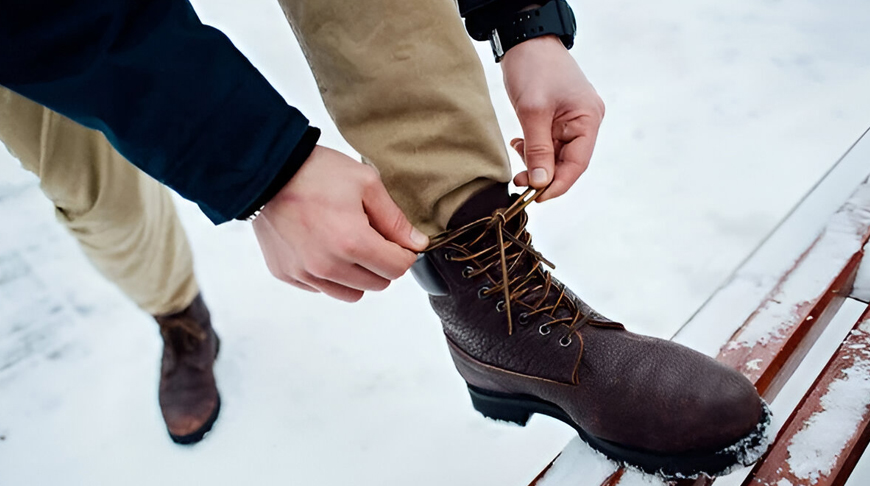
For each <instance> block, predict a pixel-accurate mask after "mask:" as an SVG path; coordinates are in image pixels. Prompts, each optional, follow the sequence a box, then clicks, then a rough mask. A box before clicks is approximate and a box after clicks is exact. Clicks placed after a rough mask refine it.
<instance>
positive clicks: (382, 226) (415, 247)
mask: <svg viewBox="0 0 870 486" xmlns="http://www.w3.org/2000/svg"><path fill="white" fill-rule="evenodd" d="M362 202H363V208H364V209H365V212H366V215H368V217H369V224H371V225H372V228H374V229H375V231H377V232H378V233H380V234H381V236H383V237H384V238H385V239H387V240H388V241H392V242H393V243H395V244H397V245H399V246H401V247H403V248H407V249H408V250H411V251H415V252H421V251H423V250H425V249H426V247H427V246H429V237H428V236H426V235H425V234H423V232H421V231H420V230H418V229H417V228H415V227H414V226H413V225H412V224H411V222H410V221H408V218H406V217H405V213H403V212H402V210H401V209H399V206H397V205H396V203H395V201H393V198H391V197H390V194H389V193H388V192H387V189H386V188H385V187H384V185H383V183H381V181H380V180H378V181H377V183H376V184H372V185H371V186H370V187H369V190H367V191H365V192H364V193H363V201H362Z"/></svg>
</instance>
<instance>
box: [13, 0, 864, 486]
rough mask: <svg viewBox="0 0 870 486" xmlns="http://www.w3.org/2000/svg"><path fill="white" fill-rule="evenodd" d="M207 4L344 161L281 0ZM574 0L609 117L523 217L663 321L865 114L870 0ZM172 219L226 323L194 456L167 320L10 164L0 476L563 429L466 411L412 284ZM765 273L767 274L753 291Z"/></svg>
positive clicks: (639, 327)
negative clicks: (184, 426) (313, 264)
mask: <svg viewBox="0 0 870 486" xmlns="http://www.w3.org/2000/svg"><path fill="white" fill-rule="evenodd" d="M194 4H195V6H196V8H197V9H198V11H199V12H200V13H201V15H202V16H203V18H204V20H205V21H206V22H208V23H210V24H212V25H216V26H217V27H219V28H221V29H223V30H224V31H225V32H226V33H227V34H228V35H229V36H230V37H231V38H232V39H233V40H234V41H235V42H236V43H237V45H239V47H240V48H241V49H242V51H243V52H244V53H245V54H246V55H248V56H249V58H250V59H251V60H252V62H253V63H254V64H255V65H257V66H258V67H259V68H260V69H261V70H262V71H263V72H264V74H265V75H266V77H267V78H268V79H269V80H270V81H272V82H273V84H275V85H276V87H277V88H278V89H279V90H280V91H281V92H282V93H283V94H284V95H285V97H286V98H287V99H288V100H289V101H290V102H291V103H292V104H294V105H296V106H299V107H300V108H301V110H302V111H303V112H304V113H306V114H307V115H308V116H309V118H311V119H312V121H313V123H314V124H315V125H317V126H319V127H320V128H322V129H324V136H323V139H322V143H323V144H325V145H328V146H331V147H334V148H337V149H341V150H345V151H350V149H349V148H348V146H347V144H346V143H345V142H344V141H343V140H342V139H341V137H340V136H339V134H338V133H337V132H336V131H335V130H334V128H333V127H332V126H331V124H330V122H329V117H328V114H327V113H326V111H325V109H324V108H323V106H322V104H321V102H320V101H319V94H318V90H317V87H316V86H315V84H314V82H313V79H312V78H311V76H310V74H308V73H307V70H306V68H305V61H304V56H303V55H302V53H301V51H300V50H299V49H298V47H297V46H296V45H295V43H294V41H293V40H292V34H291V31H290V29H289V28H288V27H287V25H286V22H285V21H284V19H283V16H282V13H281V11H280V9H279V7H278V6H277V5H276V2H274V1H273V0H249V1H247V2H243V3H240V2H237V1H229V0H209V1H205V0H196V1H194ZM573 4H574V6H575V8H576V9H577V11H578V21H579V25H580V36H579V38H578V47H577V48H575V50H573V51H572V52H573V54H574V55H575V56H576V57H577V59H578V60H579V61H580V63H581V65H582V66H583V67H584V69H585V71H586V73H587V75H588V76H589V77H590V79H591V80H592V81H593V83H595V85H596V87H597V89H598V90H599V92H600V93H601V95H602V97H603V99H604V100H605V103H606V104H607V117H606V120H605V122H604V125H603V126H602V131H601V134H600V137H599V140H598V144H597V146H596V155H595V158H594V160H593V163H592V165H591V167H590V169H589V171H588V172H587V173H586V174H585V175H584V176H583V178H582V179H581V180H580V182H579V183H578V185H577V187H576V188H575V189H574V190H572V191H571V192H570V193H569V194H568V195H566V196H565V197H563V198H560V199H557V200H554V201H552V202H548V203H546V204H544V205H540V206H538V205H535V207H533V208H532V210H531V213H532V222H531V227H532V230H533V233H534V234H535V244H536V247H538V248H539V249H540V250H542V251H543V252H544V253H545V254H546V255H547V256H548V257H550V258H551V259H552V260H554V261H555V262H556V264H557V266H558V270H557V275H559V276H560V278H562V279H563V280H564V281H566V282H567V283H569V284H570V285H571V286H572V288H574V289H575V290H576V291H577V292H578V293H579V294H580V295H582V296H584V297H585V298H587V300H588V301H589V302H590V303H592V304H593V305H594V306H595V307H597V308H598V310H600V311H602V312H604V313H605V314H608V315H611V316H613V317H614V318H615V319H619V320H621V321H623V322H625V323H626V324H628V325H629V326H630V327H631V328H632V329H633V330H636V331H639V332H644V333H649V334H655V335H658V336H662V337H668V336H671V335H672V334H673V332H674V331H675V330H676V328H677V326H679V325H680V324H682V323H683V322H684V321H686V319H687V318H688V317H689V316H690V315H691V314H692V313H693V312H694V311H695V309H697V308H698V307H699V306H700V304H701V303H702V302H703V301H704V300H705V299H706V298H707V297H708V296H709V295H710V294H711V293H712V292H713V290H714V289H716V288H717V286H718V285H719V284H720V283H721V282H722V280H723V279H725V278H726V277H727V276H728V275H729V274H730V273H731V272H732V271H733V269H734V268H735V267H736V266H737V265H738V264H739V263H740V262H741V260H742V259H743V258H744V257H745V256H746V255H747V254H748V253H749V252H750V251H751V250H752V249H753V248H754V247H755V246H756V245H757V244H758V243H759V241H760V240H761V238H762V237H763V236H764V235H765V234H767V232H768V231H769V230H770V229H772V227H773V226H774V224H775V223H776V222H777V221H779V220H780V219H781V218H782V217H783V216H784V215H785V214H786V213H787V211H788V210H789V209H790V208H792V207H793V206H794V204H795V203H796V202H797V200H798V199H799V198H800V197H801V196H803V195H804V194H805V193H806V192H807V190H808V189H809V188H810V187H811V186H812V184H814V183H815V181H816V180H818V179H819V177H820V176H821V175H822V174H823V173H824V171H825V170H826V169H827V168H828V167H830V166H831V164H832V163H833V162H834V161H835V160H836V159H837V157H838V156H839V155H840V154H842V153H843V152H844V151H845V149H846V148H847V147H848V146H849V145H850V144H851V143H852V142H854V141H855V139H857V137H858V136H859V135H860V134H861V133H862V132H863V131H864V130H865V129H866V128H867V126H866V125H867V123H868V122H867V118H866V114H867V113H870V90H867V86H870V65H868V64H867V63H866V59H867V58H868V51H870V47H868V46H870V43H868V42H867V38H868V33H867V31H866V26H865V21H864V20H865V19H866V18H867V15H870V5H868V4H867V3H866V2H864V1H862V0H845V1H843V2H836V3H829V2H828V3H826V2H822V1H821V0H797V1H795V2H790V3H788V4H783V3H779V2H752V1H748V0H738V1H736V2H729V3H727V4H725V3H722V2H716V1H714V0H700V1H698V2H689V3H687V2H682V1H677V0H666V1H663V2H656V3H655V4H654V5H653V4H649V5H647V4H639V3H637V2H628V1H626V0H616V1H612V2H573ZM477 47H478V52H479V53H480V54H481V56H482V58H483V60H484V66H485V69H486V72H487V75H488V77H489V79H490V83H491V91H492V94H493V100H494V102H495V105H496V111H497V114H498V116H499V118H500V121H501V123H502V127H503V132H504V135H505V137H506V138H512V137H513V136H516V135H519V134H520V129H519V125H518V124H517V122H516V120H515V119H514V115H513V114H512V112H511V108H510V105H509V103H508V101H507V99H506V96H505V95H504V93H503V91H502V88H501V87H500V84H501V81H500V77H501V75H500V72H499V67H498V66H496V65H494V64H493V63H492V62H491V56H490V54H489V52H488V50H489V48H488V46H486V45H485V44H479V45H478V46H477ZM513 161H514V163H515V164H516V167H517V168H519V161H518V159H516V158H514V159H513ZM846 182H849V181H846ZM180 212H181V217H182V220H183V222H184V224H185V227H186V228H187V230H188V233H189V235H190V238H191V241H192V244H193V247H194V252H195V255H196V262H197V272H198V277H199V280H200V282H201V283H202V286H203V289H204V292H205V297H206V300H207V302H208V303H209V305H210V307H211V308H212V313H213V316H214V319H215V324H216V326H217V327H218V329H219V331H220V332H221V335H222V337H223V343H222V351H221V357H220V360H219V361H218V365H217V374H218V379H219V382H220V386H221V392H222V396H223V399H224V408H223V410H222V414H221V418H220V419H219V421H218V423H217V424H216V427H215V430H214V432H213V433H212V434H211V435H210V436H209V437H208V438H207V440H206V441H204V442H203V443H202V444H199V445H197V446H195V447H193V448H189V449H184V448H179V447H176V446H174V445H172V444H171V443H170V442H169V440H168V439H167V437H166V434H165V432H164V430H163V428H162V421H161V418H160V414H159V410H158V409H157V406H156V379H157V359H158V356H159V338H158V336H157V333H156V331H155V329H154V325H153V323H152V322H150V320H149V319H148V318H147V316H143V315H141V314H140V313H138V312H137V311H136V310H135V309H134V308H133V306H132V305H130V304H129V303H128V302H127V301H126V300H125V299H124V298H123V296H121V295H120V294H119V293H118V292H117V291H116V290H115V289H114V288H112V287H111V286H110V285H108V284H106V283H105V282H103V281H102V280H101V279H100V278H99V277H97V276H96V275H95V273H94V272H93V270H92V269H91V267H90V266H89V265H88V263H87V262H86V261H85V259H84V258H83V256H82V255H81V254H80V252H79V251H78V250H77V249H76V247H75V245H74V244H73V243H72V242H71V241H70V239H69V237H68V235H66V234H65V233H64V232H63V230H62V229H60V228H59V227H58V226H57V224H56V222H55V221H54V217H53V214H52V208H51V207H50V205H49V204H47V203H46V202H45V201H44V198H42V197H41V194H40V193H39V191H38V189H37V187H36V185H35V181H34V180H33V179H32V178H31V177H27V176H25V175H23V172H22V171H20V169H18V168H17V167H16V166H15V164H14V162H11V159H10V158H9V157H6V156H5V154H3V155H0V221H2V226H0V268H2V270H0V274H2V275H4V278H9V280H8V281H3V282H0V286H2V290H0V343H2V344H0V360H3V361H2V363H3V364H0V368H2V369H0V410H2V413H0V436H2V437H4V438H3V439H0V471H2V473H0V482H2V483H3V484H4V485H6V484H9V485H12V486H18V485H30V484H70V485H76V484H87V485H89V486H90V485H103V484H117V482H118V478H124V479H125V480H126V481H128V483H129V484H131V485H134V486H135V485H136V484H155V483H160V484H166V485H173V484H215V485H230V484H232V485H235V484H252V483H257V484H272V483H287V482H292V483H294V484H325V485H339V484H356V485H360V486H364V485H382V484H415V485H420V486H427V485H442V484H457V483H458V484H474V485H500V486H501V485H525V484H528V483H529V481H531V479H532V478H534V477H535V476H536V475H537V474H538V473H539V472H540V471H541V469H542V468H543V467H544V465H545V464H547V463H548V462H549V461H550V460H551V459H552V458H553V457H555V456H556V454H557V453H558V451H559V450H560V449H561V448H562V446H564V444H566V443H567V442H568V441H569V440H570V439H571V438H572V437H574V436H575V434H574V432H573V431H572V430H570V429H569V428H567V427H565V426H563V425H561V424H559V423H556V422H555V421H552V420H548V419H543V418H539V417H536V418H535V419H533V420H532V421H531V423H530V424H529V426H528V427H526V428H525V429H520V428H516V427H505V426H503V425H500V424H496V423H490V422H488V421H485V420H483V419H481V418H480V417H479V416H478V415H477V414H476V413H474V412H473V411H472V410H471V407H470V406H469V402H468V397H467V393H466V392H465V390H464V389H463V384H462V383H461V381H460V380H459V379H458V377H457V376H456V373H455V371H454V369H453V365H452V363H451V362H450V360H449V356H448V355H447V352H446V349H445V346H444V343H443V336H442V333H441V330H440V325H439V323H438V322H437V321H436V319H435V318H434V317H433V316H432V315H431V313H430V312H429V311H428V310H427V307H426V306H427V303H426V298H425V296H424V295H422V293H421V292H420V291H419V289H418V288H417V287H416V285H415V284H414V283H413V282H412V281H409V280H407V279H404V280H401V281H399V282H397V283H396V284H394V285H393V286H392V287H391V288H390V289H389V290H388V291H387V292H385V293H383V294H380V295H371V296H367V297H366V298H365V299H363V301H362V302H361V303H359V304H356V305H353V306H350V305H341V304H336V303H334V302H332V301H330V300H328V299H326V298H323V297H318V296H311V295H308V294H305V293H301V292H297V291H294V290H293V289H290V288H288V287H286V286H284V285H281V284H280V283H278V282H275V281H273V280H272V278H271V277H270V276H269V275H268V272H267V271H266V269H265V266H264V265H263V264H262V259H261V257H260V256H259V254H258V249H257V245H256V242H255V241H254V239H253V237H252V235H251V234H250V229H249V228H248V227H247V226H246V225H244V224H230V225H226V226H222V227H219V228H213V227H212V226H211V225H210V224H209V223H208V222H207V221H206V220H205V218H204V217H202V215H200V214H199V213H198V211H197V210H196V208H194V207H192V206H191V205H190V204H188V203H181V204H180ZM566 214H570V215H571V219H570V220H566V218H565V215H566ZM13 277H14V278H13ZM767 283H768V282H766V281H764V280H759V281H755V282H754V283H753V285H757V286H758V288H759V289H762V296H763V294H765V293H766V292H767V291H768V289H766V288H764V286H765V285H766V284H767ZM744 301H745V299H741V302H744ZM730 325H733V323H731V322H724V323H722V328H721V329H720V328H718V327H717V328H715V329H714V328H711V329H709V331H708V332H709V334H710V336H708V340H711V341H712V340H714V339H715V336H714V334H716V333H720V334H722V333H725V331H723V329H727V326H730ZM737 325H739V323H738V324H737ZM13 331H14V332H13ZM13 334H14V335H13ZM729 335H730V333H729ZM10 357H15V362H14V363H11V364H10V362H11V361H12V360H11V359H9V358H10ZM4 365H8V366H6V367H5V368H4ZM578 453H579V454H582V452H579V451H578ZM604 464H605V465H602V466H600V467H602V468H606V464H609V463H604ZM570 466H571V463H570V461H567V460H566V462H564V463H563V465H562V466H560V469H563V470H565V469H564V468H570ZM603 470H606V469H602V471H603ZM580 473H581V474H582V473H583V470H580ZM565 474H566V475H567V476H566V477H577V476H576V474H578V472H577V471H574V472H570V471H567V470H566V471H565ZM629 479H630V478H629ZM639 480H641V481H643V480H646V479H639ZM570 484H577V483H570ZM641 484H643V483H641ZM584 486H586V485H585V484H584ZM593 486H594V485H593Z"/></svg>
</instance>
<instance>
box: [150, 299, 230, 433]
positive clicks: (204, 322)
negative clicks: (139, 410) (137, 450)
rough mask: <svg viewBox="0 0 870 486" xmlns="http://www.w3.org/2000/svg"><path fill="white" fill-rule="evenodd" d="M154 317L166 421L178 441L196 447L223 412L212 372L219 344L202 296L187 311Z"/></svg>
mask: <svg viewBox="0 0 870 486" xmlns="http://www.w3.org/2000/svg"><path fill="white" fill-rule="evenodd" d="M155 319H156V320H157V323H158V324H160V335H161V336H163V362H162V364H161V368H160V393H159V397H160V410H161V411H162V412H163V420H164V421H165V422H166V428H167V429H168V430H169V437H171V438H172V440H173V441H174V442H176V443H178V444H193V443H196V442H199V441H200V440H202V437H203V436H204V435H205V434H206V432H208V431H209V430H211V427H212V425H213V424H214V421H215V420H216V419H217V416H218V412H219V411H220V407H221V400H220V396H219V395H218V390H217V386H216V385H215V379H214V371H213V369H212V368H213V365H214V360H215V358H216V357H217V353H218V348H219V347H220V340H219V339H218V337H217V334H215V332H214V329H212V327H211V318H210V316H209V312H208V308H207V307H206V306H205V302H203V300H202V296H201V295H197V296H196V298H195V299H194V300H193V302H192V303H191V304H190V305H189V306H188V307H187V308H186V309H184V310H183V311H181V312H179V313H177V314H171V315H168V316H157V317H155Z"/></svg>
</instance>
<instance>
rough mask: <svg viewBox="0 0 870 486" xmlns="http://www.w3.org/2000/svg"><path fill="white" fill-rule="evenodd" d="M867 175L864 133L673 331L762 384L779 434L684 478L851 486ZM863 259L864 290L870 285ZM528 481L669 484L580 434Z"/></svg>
mask: <svg viewBox="0 0 870 486" xmlns="http://www.w3.org/2000/svg"><path fill="white" fill-rule="evenodd" d="M868 176H870V135H868V134H867V133H865V135H864V136H863V137H862V138H861V139H859V141H858V142H856V144H855V145H853V146H852V148H851V149H850V150H849V151H848V152H847V153H846V155H845V156H843V158H841V159H840V161H839V162H838V163H837V164H836V165H835V166H834V168H832V169H831V171H829V172H828V174H827V175H826V176H825V177H824V178H823V179H822V180H821V181H820V182H819V184H817V185H816V187H814V188H813V190H812V191H811V192H810V193H809V194H808V195H807V196H806V197H805V198H804V199H803V200H802V201H801V203H800V204H799V205H798V206H797V207H796V208H795V209H794V210H793V211H792V212H791V213H790V214H789V215H788V216H787V217H786V219H785V220H784V221H783V222H782V223H781V224H780V225H778V226H777V228H776V229H775V230H774V231H773V232H772V233H771V234H770V235H769V236H768V237H767V238H766V239H765V241H764V242H763V243H762V244H761V246H759V247H758V248H757V249H756V250H755V251H754V252H753V254H752V255H750V257H749V258H747V260H746V261H745V262H744V263H743V264H742V265H741V266H740V268H739V269H738V270H737V271H736V272H735V273H734V274H733V275H732V276H731V277H730V278H729V279H728V281H726V282H725V283H724V284H723V285H722V286H721V287H720V288H719V289H718V290H717V291H716V293H715V294H714V295H713V296H712V297H711V298H710V299H709V300H708V301H707V302H706V303H705V304H704V305H703V306H702V307H701V309H699V311H698V312H697V313H696V314H695V315H694V316H693V317H692V318H691V319H690V320H689V322H688V323H687V324H686V325H685V326H683V328H681V329H680V331H679V332H678V333H677V334H676V335H675V336H674V340H675V341H677V342H680V343H683V344H686V345H688V346H691V347H693V348H695V349H698V350H700V351H702V352H705V353H707V354H709V355H711V356H715V357H716V359H717V360H719V361H721V362H723V363H725V364H727V365H729V366H731V367H733V368H734V369H737V370H738V371H740V372H741V373H743V374H744V375H745V376H746V377H747V378H749V379H750V380H751V381H752V382H753V383H755V386H756V387H757V388H758V390H759V392H760V393H761V395H762V396H763V397H764V398H765V399H766V400H768V402H771V403H772V407H773V410H774V413H775V414H776V418H775V420H774V427H775V428H776V429H777V430H778V431H779V433H778V435H777V437H776V440H775V442H774V444H773V446H772V447H771V449H770V450H769V451H768V453H767V454H766V455H765V456H764V457H763V458H762V459H761V460H760V461H759V462H758V464H756V466H755V467H754V468H752V469H751V470H743V471H738V472H736V473H735V474H733V475H731V476H728V477H726V478H722V479H720V480H716V479H715V478H706V477H703V478H699V479H697V480H685V481H681V482H679V484H678V486H702V485H711V484H716V485H719V484H720V483H722V484H728V485H741V484H742V485H743V486H803V485H806V486H809V485H813V486H828V485H837V486H839V485H844V484H846V481H847V479H848V478H849V475H850V474H851V472H852V470H853V468H854V467H855V465H856V463H857V462H858V460H859V459H860V458H861V456H862V454H863V452H864V450H865V449H866V447H867V443H868V441H870V428H868V424H870V309H868V306H867V302H866V297H864V296H863V295H858V293H857V292H856V293H854V294H853V290H854V283H855V281H856V276H858V274H859V267H860V266H861V263H862V258H863V256H864V250H863V248H864V246H865V244H867V242H868V239H870V181H868ZM865 265H866V267H865V268H864V269H861V271H860V274H861V275H860V276H858V279H859V284H860V285H859V286H863V285H864V284H865V282H868V285H870V258H868V261H867V262H866V263H865ZM865 273H866V274H867V275H866V277H865V276H864V274H865ZM829 324H831V328H830V329H829V330H828V332H827V333H825V334H824V338H823V339H822V340H821V341H820V336H823V332H825V331H826V328H828V326H829ZM823 341H824V343H826V344H823ZM834 348H835V349H834ZM808 353H813V354H812V359H806V360H805V358H806V357H807V356H808ZM824 363H827V364H824ZM796 370H803V371H801V372H798V373H796ZM786 391H787V393H786ZM781 392H782V395H781ZM732 476H733V477H732ZM532 485H534V486H569V485H570V486H599V485H601V486H634V485H650V486H659V485H660V486H667V485H666V483H665V482H663V481H662V480H660V479H658V478H654V477H651V476H644V475H642V474H640V473H639V472H637V471H634V470H631V469H623V468H620V467H618V466H617V465H616V464H615V463H612V462H610V461H608V460H606V459H605V458H604V457H603V456H601V455H600V454H597V453H595V452H594V451H592V450H591V449H590V448H589V447H588V446H586V445H585V444H583V443H582V442H581V441H579V439H575V440H574V441H572V442H571V443H569V445H568V446H567V447H566V448H565V450H564V451H563V452H562V453H561V454H560V455H559V457H557V458H556V459H555V460H554V461H553V462H551V463H550V464H549V465H548V466H547V468H546V469H545V470H544V471H543V472H542V473H541V474H540V475H538V477H537V478H536V479H535V480H534V481H533V482H532Z"/></svg>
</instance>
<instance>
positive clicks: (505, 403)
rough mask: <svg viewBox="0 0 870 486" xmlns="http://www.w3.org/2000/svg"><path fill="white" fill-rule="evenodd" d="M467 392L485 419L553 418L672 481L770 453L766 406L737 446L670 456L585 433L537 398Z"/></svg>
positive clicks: (608, 452)
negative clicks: (752, 429) (758, 419)
mask: <svg viewBox="0 0 870 486" xmlns="http://www.w3.org/2000/svg"><path fill="white" fill-rule="evenodd" d="M468 391H469V393H470V394H471V403H472V405H473V406H474V408H475V410H477V411H478V412H480V413H481V414H483V416H484V417H487V418H490V419H494V420H499V421H504V422H511V423H515V424H517V425H520V426H525V425H526V423H527V422H528V421H529V418H531V416H532V415H533V414H535V413H539V414H542V415H547V416H549V417H553V418H554V419H556V420H559V421H561V422H564V423H565V424H568V425H570V426H571V427H573V428H574V430H576V431H577V434H579V435H580V439H582V440H583V441H584V442H586V444H588V445H589V446H590V447H592V448H593V449H595V450H597V451H598V452H600V453H602V454H604V455H605V456H607V457H608V458H610V459H612V460H615V461H618V462H621V463H623V464H625V465H627V466H630V467H634V468H637V469H640V470H641V471H643V472H645V473H648V474H655V475H657V476H661V477H664V478H666V479H669V480H672V479H685V478H695V477H698V476H699V475H700V474H706V475H708V476H711V477H712V476H721V475H723V474H727V473H728V472H730V471H731V470H733V469H735V468H737V467H740V466H748V465H750V464H752V463H754V462H755V461H756V460H758V458H759V457H761V455H762V454H763V453H764V451H765V450H766V449H767V441H768V438H767V434H766V431H767V427H768V425H769V424H770V412H769V410H768V408H767V405H765V406H764V415H763V417H762V420H761V423H760V424H759V426H758V427H757V428H756V430H755V431H754V432H753V433H752V434H750V435H748V436H747V437H745V438H743V439H741V440H740V441H738V442H737V443H735V444H734V445H732V446H729V447H726V448H724V449H722V450H720V451H716V452H706V453H691V454H679V455H673V454H671V455H669V454H659V453H655V452H650V451H644V450H639V449H633V448H630V447H626V446H622V445H619V444H617V443H615V442H611V441H609V440H606V439H602V438H600V437H596V436H594V435H592V434H590V433H588V432H586V431H585V430H583V428H582V427H580V426H579V425H577V424H576V423H575V422H574V421H573V420H571V418H570V417H569V416H568V414H567V413H565V412H564V411H563V410H562V409H561V408H559V407H558V406H557V405H555V404H553V403H550V402H547V401H544V400H541V399H539V398H536V397H532V396H529V395H513V394H507V393H499V392H493V391H488V390H483V389H481V388H477V387H475V386H472V385H468Z"/></svg>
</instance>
